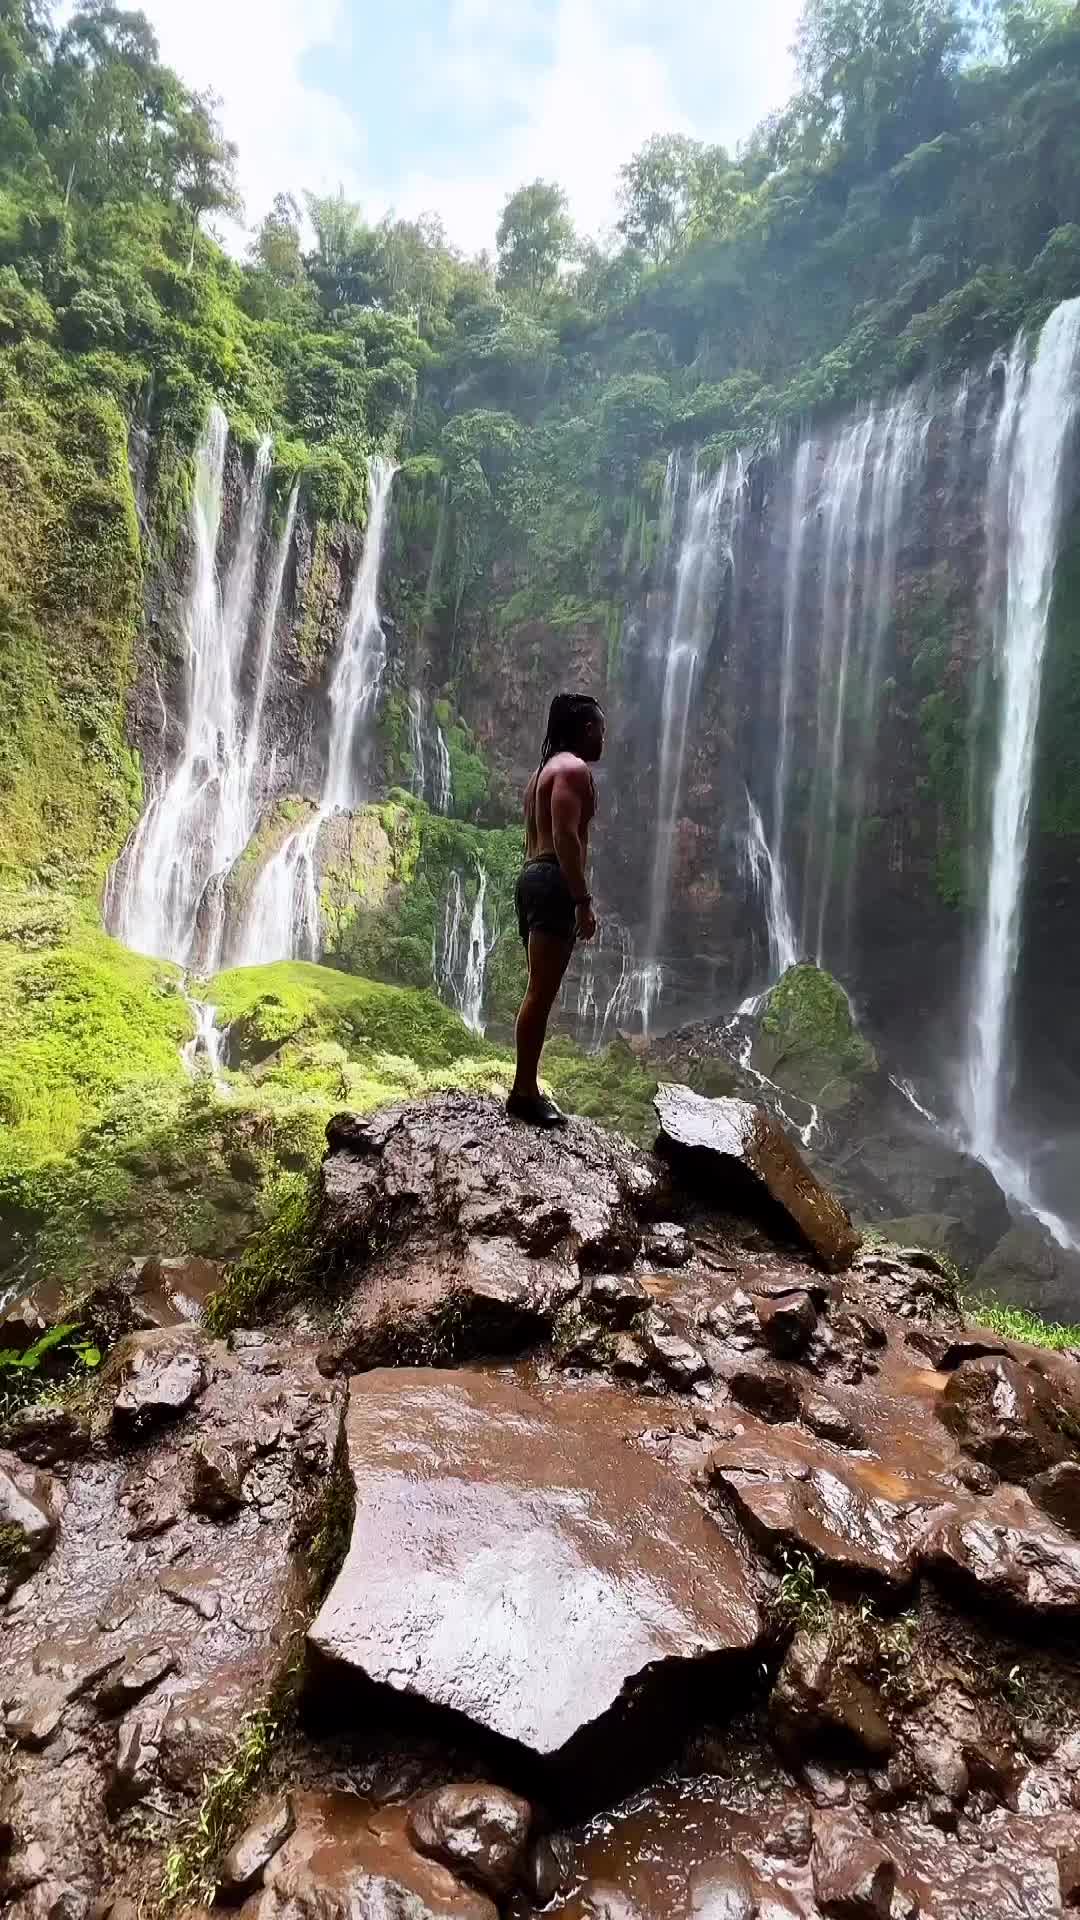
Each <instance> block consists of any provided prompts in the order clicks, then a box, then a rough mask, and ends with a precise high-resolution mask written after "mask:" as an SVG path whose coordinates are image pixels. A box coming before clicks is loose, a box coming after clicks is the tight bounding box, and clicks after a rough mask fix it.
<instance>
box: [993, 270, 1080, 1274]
mask: <svg viewBox="0 0 1080 1920" xmlns="http://www.w3.org/2000/svg"><path fill="white" fill-rule="evenodd" d="M1078 382H1080V300H1070V301H1066V302H1065V303H1064V304H1063V305H1062V306H1060V307H1058V308H1057V309H1056V311H1055V312H1054V313H1053V314H1052V315H1051V316H1050V319H1049V320H1048V321H1047V323H1046V326H1045V327H1044V329H1043V332H1042V337H1041V339H1040V341H1039V345H1038V349H1037V351H1036V353H1035V357H1034V359H1033V360H1032V359H1030V357H1029V353H1028V349H1027V345H1026V342H1025V341H1023V340H1022V339H1021V340H1018V341H1017V343H1016V345H1015V346H1014V348H1013V351H1012V353H1011V355H1010V357H1009V362H1008V366H1007V369H1006V375H1005V395H1004V399H1003V402H1002V409H1001V414H1000V416H999V420H998V428H997V435H996V439H995V445H994V457H993V467H992V475H991V485H990V488H989V492H988V516H989V525H988V536H989V537H990V538H992V537H993V530H994V520H993V516H994V515H995V514H997V513H998V512H999V511H1000V508H1001V505H1002V503H1004V508H1005V520H1006V547H1005V558H1006V586H1005V598H1004V608H1003V618H1002V621H1001V623H1000V626H999V628H998V632H997V635H996V638H997V643H998V644H997V670H998V678H999V682H1000V719H999V732H998V745H997V767H996V771H995V775H994V786H993V803H992V810H991V827H990V861H989V875H988V880H987V890H986V904H985V912H984V921H983V931H982V941H981V946H980V951H979V960H978V966H977V970H976V975H975V988H974V1004H973V1012H972V1033H971V1048H970V1055H969V1062H968V1085H967V1119H968V1127H969V1132H970V1138H971V1144H972V1148H973V1150H974V1152H975V1153H976V1154H977V1155H978V1156H979V1158H980V1159H982V1160H984V1161H985V1162H986V1164H987V1165H988V1166H989V1167H990V1168H991V1170H992V1171H993V1172H994V1174H995V1175H996V1177H997V1179H998V1181H999V1183H1000V1184H1001V1186H1002V1187H1003V1188H1004V1189H1005V1190H1006V1192H1010V1191H1011V1192H1012V1193H1013V1194H1014V1195H1015V1197H1016V1198H1018V1199H1020V1200H1021V1201H1023V1202H1024V1203H1025V1204H1027V1205H1028V1206H1031V1207H1032V1208H1033V1210H1034V1211H1039V1209H1038V1208H1037V1206H1035V1204H1034V1202H1033V1199H1032V1196H1031V1194H1030V1190H1029V1189H1028V1188H1027V1183H1026V1180H1025V1178H1024V1176H1023V1173H1022V1170H1020V1169H1017V1168H1016V1167H1015V1166H1014V1165H1013V1164H1012V1163H1011V1161H1010V1159H1009V1156H1008V1152H1007V1149H1006V1147H1005V1145H1004V1142H1003V1139H1002V1120H1003V1108H1004V1103H1005V1098H1006V1093H1007V1086H1008V1058H1007V1056H1008V1037H1009V1015H1010V1009H1011V1004H1012V994H1013V983H1014V977H1015V973H1016V964H1017V960H1018V957H1019V951H1020V910H1021V905H1022V895H1023V883H1024V869H1025V863H1026V858H1027V848H1028V837H1029V827H1030V817H1031V790H1032V777H1033V772H1034V763H1035V738H1036V731H1037V727H1038V719H1039V697H1040V691H1041V685H1042V669H1043V657H1044V652H1045V648H1046V636H1047V628H1048V623H1049V615H1050V604H1051V598H1052V594H1053V584H1054V567H1055V562H1056V559H1057V552H1058V540H1059V534H1060V523H1061V506H1062V479H1063V465H1064V459H1065V454H1066V451H1067V449H1068V447H1069V444H1070V437H1071V433H1072V429H1073V426H1074V423H1075V421H1076V418H1077V414H1078V412H1080V391H1078ZM1041 1217H1042V1218H1043V1219H1044V1222H1045V1224H1046V1225H1048V1226H1050V1227H1051V1230H1052V1231H1056V1232H1057V1233H1058V1237H1059V1238H1062V1237H1064V1238H1066V1239H1068V1237H1069V1236H1068V1234H1067V1230H1062V1229H1061V1223H1060V1222H1058V1221H1055V1220H1053V1218H1052V1216H1048V1215H1046V1214H1045V1213H1042V1214H1041Z"/></svg>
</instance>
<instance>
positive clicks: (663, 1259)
mask: <svg viewBox="0 0 1080 1920" xmlns="http://www.w3.org/2000/svg"><path fill="white" fill-rule="evenodd" d="M692 1251H693V1249H692V1248H691V1245H690V1240H689V1236H688V1235H687V1232H686V1228H685V1227H680V1226H678V1225H677V1224H676V1223H675V1221H674V1220H658V1221H657V1222H656V1223H655V1224H654V1225H653V1226H651V1227H650V1228H649V1229H648V1231H647V1233H646V1235H645V1254H646V1258H647V1259H649V1260H655V1262H656V1264H657V1266H658V1267H685V1266H686V1265H687V1263H688V1261H689V1259H690V1255H691V1253H692Z"/></svg>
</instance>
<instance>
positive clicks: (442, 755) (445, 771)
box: [432, 720, 454, 813]
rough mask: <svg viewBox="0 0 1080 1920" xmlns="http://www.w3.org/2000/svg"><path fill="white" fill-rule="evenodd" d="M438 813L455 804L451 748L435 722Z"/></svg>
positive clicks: (434, 797)
mask: <svg viewBox="0 0 1080 1920" xmlns="http://www.w3.org/2000/svg"><path fill="white" fill-rule="evenodd" d="M433 781H434V793H433V796H432V797H433V799H434V801H435V811H436V813H449V811H450V808H451V806H452V805H453V797H454V796H453V777H452V775H451V771H450V749H449V747H448V746H447V744H446V739H445V736H444V734H443V730H442V728H441V727H440V725H439V723H438V721H437V720H436V722H435V772H434V775H433Z"/></svg>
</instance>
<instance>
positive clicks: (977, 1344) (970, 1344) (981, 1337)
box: [905, 1327, 1009, 1373]
mask: <svg viewBox="0 0 1080 1920" xmlns="http://www.w3.org/2000/svg"><path fill="white" fill-rule="evenodd" d="M905 1339H906V1340H907V1343H908V1345H909V1347H914V1348H915V1351H916V1353H921V1354H923V1355H924V1357H925V1358H926V1359H927V1360H929V1362H930V1365H931V1366H932V1367H933V1368H934V1370H935V1372H937V1373H952V1372H953V1371H954V1370H955V1368H957V1367H960V1366H963V1364H964V1362H965V1360H991V1359H996V1358H997V1357H998V1356H999V1355H1004V1356H1005V1357H1006V1358H1008V1353H1009V1350H1008V1348H1007V1347H1003V1346H1002V1344H1001V1341H1000V1340H995V1339H994V1337H993V1335H992V1334H978V1333H959V1334H957V1333H950V1332H948V1331H947V1329H943V1328H940V1327H908V1329H907V1332H906V1334H905Z"/></svg>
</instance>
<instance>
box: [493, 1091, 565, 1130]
mask: <svg viewBox="0 0 1080 1920" xmlns="http://www.w3.org/2000/svg"><path fill="white" fill-rule="evenodd" d="M506 1111H507V1113H508V1114H509V1115H510V1118H511V1120H525V1121H527V1123H528V1125H529V1126H530V1127H565V1125H566V1115H565V1113H564V1112H563V1110H562V1108H561V1107H557V1106H556V1105H555V1102H554V1100H549V1099H548V1097H547V1094H546V1093H511V1094H509V1095H508V1096H507V1101H506Z"/></svg>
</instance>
